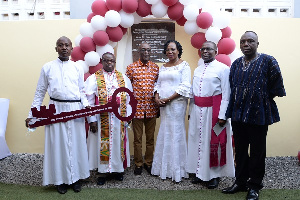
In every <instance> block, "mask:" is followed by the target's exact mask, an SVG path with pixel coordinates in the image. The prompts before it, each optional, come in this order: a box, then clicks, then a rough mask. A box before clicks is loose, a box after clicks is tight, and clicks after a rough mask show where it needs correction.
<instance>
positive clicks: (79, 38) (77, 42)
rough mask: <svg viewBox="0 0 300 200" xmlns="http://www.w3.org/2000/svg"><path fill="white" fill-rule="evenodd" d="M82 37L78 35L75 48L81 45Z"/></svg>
mask: <svg viewBox="0 0 300 200" xmlns="http://www.w3.org/2000/svg"><path fill="white" fill-rule="evenodd" d="M82 38H83V37H82V35H80V34H79V35H77V37H76V38H75V46H76V47H78V46H79V44H80V40H81V39H82Z"/></svg>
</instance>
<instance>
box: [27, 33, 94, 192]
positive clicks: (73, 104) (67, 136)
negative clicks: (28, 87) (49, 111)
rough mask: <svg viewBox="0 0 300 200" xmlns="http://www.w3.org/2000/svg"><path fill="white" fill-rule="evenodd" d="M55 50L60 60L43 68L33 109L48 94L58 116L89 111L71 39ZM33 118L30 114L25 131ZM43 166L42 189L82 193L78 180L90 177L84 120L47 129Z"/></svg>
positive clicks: (64, 40) (81, 70)
mask: <svg viewBox="0 0 300 200" xmlns="http://www.w3.org/2000/svg"><path fill="white" fill-rule="evenodd" d="M55 49H56V52H57V53H58V59H56V60H53V61H51V62H48V63H46V64H45V65H44V66H43V68H42V70H41V74H40V78H39V80H38V84H37V88H36V92H35V96H34V100H33V103H32V105H31V107H37V108H39V107H40V106H41V105H42V103H43V99H44V97H45V94H46V92H48V94H49V96H50V101H49V104H54V105H55V109H56V114H58V113H61V112H69V111H73V110H80V109H83V108H84V107H89V104H88V100H87V98H86V96H85V93H84V91H83V89H84V77H83V69H82V68H81V67H80V66H78V65H77V64H76V63H75V62H73V61H71V60H69V57H70V54H71V51H72V49H73V48H72V43H71V41H70V39H69V38H67V37H65V36H63V37H60V38H59V39H58V40H57V42H56V47H55ZM32 117H33V116H32V113H31V112H29V115H28V118H27V119H26V120H25V123H26V127H28V123H29V122H30V120H31V119H32ZM43 165H44V166H43V185H49V184H54V185H56V186H57V191H58V192H59V193H61V194H64V193H66V192H67V188H68V187H69V185H71V186H72V188H73V190H74V191H75V192H79V191H80V190H81V184H80V182H79V180H80V179H85V178H87V177H89V176H90V172H89V165H88V154H87V145H86V138H85V126H84V118H78V119H74V120H70V121H67V122H62V123H56V124H50V125H46V126H45V155H44V163H43Z"/></svg>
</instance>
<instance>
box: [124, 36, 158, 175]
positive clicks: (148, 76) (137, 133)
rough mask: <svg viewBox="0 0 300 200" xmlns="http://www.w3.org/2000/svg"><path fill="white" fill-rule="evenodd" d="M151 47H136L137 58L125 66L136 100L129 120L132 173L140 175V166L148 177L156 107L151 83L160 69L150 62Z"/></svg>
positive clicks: (146, 44)
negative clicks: (143, 141) (144, 150)
mask: <svg viewBox="0 0 300 200" xmlns="http://www.w3.org/2000/svg"><path fill="white" fill-rule="evenodd" d="M150 53H151V48H150V45H149V44H148V43H146V42H143V43H141V44H140V46H139V54H140V59H139V60H138V61H136V62H134V63H132V64H130V65H128V66H127V70H126V76H127V77H128V78H129V79H130V81H131V83H132V87H133V93H134V97H135V98H136V100H137V101H138V104H137V110H136V113H135V116H134V119H133V120H132V126H133V133H134V142H133V146H134V163H135V169H134V174H135V175H140V174H141V173H142V167H143V163H144V168H145V169H146V170H147V172H149V173H150V174H151V167H152V161H153V151H154V132H155V125H156V117H157V113H158V107H157V105H156V103H155V101H154V91H153V89H154V84H155V82H156V81H157V78H158V72H159V67H158V66H157V65H156V64H155V63H154V62H152V61H150ZM143 126H145V134H146V152H145V157H144V162H143V156H142V136H143Z"/></svg>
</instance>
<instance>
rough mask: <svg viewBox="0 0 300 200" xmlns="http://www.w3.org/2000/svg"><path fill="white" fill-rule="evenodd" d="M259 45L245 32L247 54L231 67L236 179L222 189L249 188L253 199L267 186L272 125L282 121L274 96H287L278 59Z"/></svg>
mask: <svg viewBox="0 0 300 200" xmlns="http://www.w3.org/2000/svg"><path fill="white" fill-rule="evenodd" d="M258 44H259V42H258V36H257V34H256V33H255V32H253V31H247V32H245V33H244V34H243V35H242V37H241V39H240V49H241V51H242V53H243V54H244V56H242V57H240V58H238V59H236V60H235V61H234V62H233V63H232V66H231V69H230V75H229V81H230V87H231V96H230V101H229V105H228V108H227V112H226V116H227V117H228V118H231V121H232V130H233V137H234V142H235V161H236V167H235V168H236V172H235V177H236V181H235V183H234V184H233V185H232V186H231V187H229V188H225V189H223V190H222V192H223V193H227V194H233V193H236V192H239V191H246V190H247V189H248V194H247V197H246V199H249V200H250V199H251V200H254V199H255V200H257V199H258V198H259V190H260V189H262V187H263V185H262V181H263V177H264V175H265V157H266V137H267V131H268V126H269V125H271V124H273V123H275V122H278V121H279V120H280V118H279V113H278V109H277V106H276V103H275V101H274V97H276V96H278V97H282V96H285V95H286V93H285V89H284V85H283V80H282V76H281V72H280V68H279V65H278V63H277V61H276V60H275V58H274V57H272V56H270V55H266V54H260V53H258V52H257V47H258ZM249 146H250V153H249V154H248V149H249Z"/></svg>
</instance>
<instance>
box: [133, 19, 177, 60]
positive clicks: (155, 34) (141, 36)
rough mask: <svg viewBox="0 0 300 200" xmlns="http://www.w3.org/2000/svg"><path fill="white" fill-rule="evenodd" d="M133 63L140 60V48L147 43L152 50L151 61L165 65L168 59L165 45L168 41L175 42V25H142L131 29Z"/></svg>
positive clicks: (163, 23)
mask: <svg viewBox="0 0 300 200" xmlns="http://www.w3.org/2000/svg"><path fill="white" fill-rule="evenodd" d="M131 34H132V57H133V61H134V62H135V61H137V60H138V59H139V53H138V47H139V45H140V43H141V42H142V41H146V42H147V43H148V44H149V45H150V46H151V49H152V52H151V59H150V60H151V61H153V62H156V63H157V62H158V63H164V62H166V61H167V60H168V59H167V57H166V56H165V55H164V53H163V50H164V44H165V43H166V42H167V41H168V40H175V24H174V23H172V22H160V23H140V24H134V25H133V26H132V27H131Z"/></svg>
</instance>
